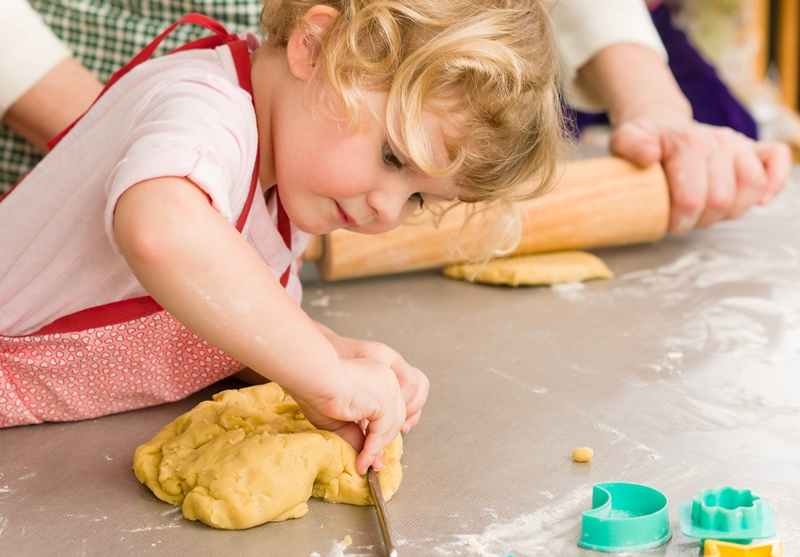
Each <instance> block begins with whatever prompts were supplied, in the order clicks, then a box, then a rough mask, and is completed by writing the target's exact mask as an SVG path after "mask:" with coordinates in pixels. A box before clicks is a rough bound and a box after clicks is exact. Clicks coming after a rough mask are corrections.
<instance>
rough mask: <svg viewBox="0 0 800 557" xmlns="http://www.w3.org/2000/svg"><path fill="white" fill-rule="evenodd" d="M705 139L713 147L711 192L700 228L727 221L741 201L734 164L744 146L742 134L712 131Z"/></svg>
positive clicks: (724, 130) (701, 216)
mask: <svg viewBox="0 0 800 557" xmlns="http://www.w3.org/2000/svg"><path fill="white" fill-rule="evenodd" d="M712 129H713V131H712V132H711V133H708V134H706V137H705V138H704V139H705V141H706V143H707V144H708V146H709V147H710V153H709V156H708V165H707V169H708V180H707V184H708V189H707V191H706V199H705V206H704V207H703V210H702V212H701V213H700V216H699V217H698V219H697V223H696V226H709V225H710V224H712V223H715V222H717V221H719V220H722V219H724V218H725V217H726V216H727V215H728V213H729V212H730V210H731V208H732V207H733V206H734V202H735V201H736V197H737V183H736V172H735V170H734V161H735V159H736V155H737V153H738V148H739V146H740V144H741V138H740V136H739V134H737V133H736V132H734V131H733V130H731V129H729V128H712Z"/></svg>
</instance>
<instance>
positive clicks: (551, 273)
mask: <svg viewBox="0 0 800 557" xmlns="http://www.w3.org/2000/svg"><path fill="white" fill-rule="evenodd" d="M442 272H443V273H444V276H446V277H449V278H453V279H460V280H468V281H474V282H481V283H484V284H500V285H505V286H522V285H527V286H533V285H537V284H559V283H562V282H573V281H579V280H580V281H583V280H589V279H596V278H611V277H613V276H614V273H612V272H611V270H609V268H608V267H606V264H605V263H603V261H602V260H601V259H600V258H599V257H597V256H595V255H592V254H591V253H587V252H585V251H562V252H556V253H542V254H538V255H526V256H523V257H510V258H508V259H494V260H492V261H489V262H488V263H486V264H481V263H460V264H458V265H450V266H448V267H445V268H444V270H443V271H442Z"/></svg>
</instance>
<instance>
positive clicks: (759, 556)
mask: <svg viewBox="0 0 800 557" xmlns="http://www.w3.org/2000/svg"><path fill="white" fill-rule="evenodd" d="M782 556H783V542H781V541H780V540H776V541H770V542H761V543H754V544H752V545H741V544H738V543H733V542H723V541H717V540H706V541H705V544H703V557H782Z"/></svg>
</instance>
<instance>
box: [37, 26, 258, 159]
mask: <svg viewBox="0 0 800 557" xmlns="http://www.w3.org/2000/svg"><path fill="white" fill-rule="evenodd" d="M183 23H192V24H195V25H200V26H202V27H205V28H206V29H208V30H209V31H212V32H213V33H214V34H213V35H211V36H210V37H203V38H201V39H197V40H196V41H192V42H190V43H187V44H185V45H183V46H181V47H179V48H177V49H175V50H174V51H173V52H178V51H183V50H191V49H197V48H216V47H218V46H221V45H223V44H226V43H230V42H234V41H238V40H239V37H238V36H236V35H232V34H230V33H228V31H227V30H226V29H225V27H224V26H223V25H222V24H221V23H219V22H217V21H214V20H213V19H211V18H210V17H207V16H204V15H203V14H197V13H195V14H189V15H187V16H185V17H182V18H181V19H179V20H178V21H176V22H175V23H173V24H172V25H170V26H169V27H167V28H166V29H165V30H164V32H163V33H161V34H160V35H159V36H158V37H156V38H155V39H154V40H153V42H151V43H150V44H149V45H147V46H146V47H145V48H144V49H143V50H142V51H141V52H139V54H137V55H136V56H134V57H133V59H132V60H131V61H130V62H128V63H127V64H125V65H124V66H122V67H121V68H120V69H119V70H117V71H116V72H114V75H112V76H111V79H109V80H108V83H106V86H105V87H103V90H102V91H101V92H100V94H99V95H98V96H97V98H98V99H99V98H100V97H101V96H103V94H104V93H105V92H106V91H108V89H109V88H110V87H111V86H112V85H114V84H115V83H116V82H117V81H119V80H120V79H122V77H123V76H125V75H126V74H127V73H128V72H130V71H131V70H132V69H133V68H135V67H136V66H138V65H139V64H141V63H143V62H146V61H147V60H149V59H150V57H151V56H152V55H153V53H154V52H155V51H156V49H157V48H158V46H159V45H160V44H161V42H162V41H163V40H164V39H165V38H166V37H167V35H169V34H170V33H172V32H173V31H174V30H175V28H176V27H178V25H181V24H183ZM243 46H244V47H245V49H246V48H247V47H246V45H243ZM236 70H237V73H238V75H239V80H240V81H241V79H242V74H241V71H240V69H239V64H237V66H236ZM247 83H248V84H249V83H250V76H249V71H248V75H247ZM242 85H244V83H242ZM95 102H97V99H95ZM92 104H94V103H92ZM84 114H85V113H84ZM81 118H83V115H81V116H79V117H78V118H77V119H76V120H75V121H74V122H72V124H70V125H69V126H67V128H66V129H64V131H62V132H61V133H60V134H58V135H57V136H55V137H54V138H53V139H51V140H50V141H48V142H47V148H48V149H53V147H55V146H56V145H58V143H59V141H61V139H62V138H63V137H64V136H65V135H67V133H69V131H70V130H71V129H72V128H73V127H74V126H75V124H77V123H78V122H79V121H80V119H81Z"/></svg>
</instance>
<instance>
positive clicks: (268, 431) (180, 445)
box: [133, 383, 403, 530]
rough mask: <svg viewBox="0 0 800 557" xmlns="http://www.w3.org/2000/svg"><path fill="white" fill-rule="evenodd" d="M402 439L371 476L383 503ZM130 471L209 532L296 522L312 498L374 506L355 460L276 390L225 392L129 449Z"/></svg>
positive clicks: (396, 471)
mask: <svg viewBox="0 0 800 557" xmlns="http://www.w3.org/2000/svg"><path fill="white" fill-rule="evenodd" d="M402 452H403V445H402V439H401V437H400V435H398V436H397V438H396V439H395V440H394V441H392V443H391V444H389V446H388V447H386V450H385V451H384V457H383V469H382V470H381V471H380V472H378V476H379V477H380V480H381V488H382V489H383V496H384V497H385V498H386V499H387V500H388V499H389V498H391V496H392V495H393V494H394V493H395V491H397V488H398V487H399V486H400V480H401V478H402V471H401V469H400V455H401V454H402ZM133 469H134V471H135V472H136V477H137V478H138V479H139V481H140V482H142V483H143V484H146V485H147V487H149V488H150V489H151V490H152V491H153V493H155V495H156V496H157V497H158V498H159V499H161V500H162V501H166V502H167V503H172V504H173V505H183V509H182V510H183V516H184V518H187V519H189V520H199V521H200V522H203V523H204V524H207V525H209V526H213V527H214V528H225V529H233V530H235V529H242V528H250V527H252V526H257V525H259V524H263V523H265V522H270V521H279V520H286V519H289V518H299V517H301V516H303V515H304V514H306V513H307V512H308V505H307V504H306V502H307V501H308V498H309V497H311V496H312V495H313V496H314V497H319V498H321V499H324V500H325V501H332V502H337V503H350V504H353V505H371V504H372V498H371V496H370V494H369V486H368V485H367V481H366V479H365V478H364V477H363V476H360V475H358V473H357V472H356V452H355V450H354V449H353V447H352V446H350V444H349V443H348V442H347V441H345V440H344V439H342V438H341V437H339V436H338V435H336V434H335V433H331V432H329V431H323V430H319V429H316V428H315V427H314V426H313V425H311V423H310V422H309V421H308V420H306V419H305V417H304V416H303V414H302V412H301V411H300V407H299V406H298V405H297V403H296V402H295V401H294V400H292V397H290V396H289V395H287V394H286V393H284V391H283V389H281V388H280V387H279V386H278V385H276V384H275V383H267V384H266V385H257V386H255V387H248V388H245V389H239V390H231V391H223V392H221V393H218V394H216V395H215V396H214V400H213V401H205V402H201V403H200V404H198V405H197V406H196V407H195V408H194V409H192V410H190V411H189V412H187V413H186V414H184V415H182V416H180V417H179V418H177V419H176V420H175V421H174V422H172V423H171V424H169V425H168V426H166V427H165V428H164V429H162V430H161V432H160V433H159V434H158V435H156V436H155V437H153V439H151V440H150V441H148V442H147V443H145V444H144V445H142V446H140V447H139V448H138V449H136V453H135V455H134V457H133Z"/></svg>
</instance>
